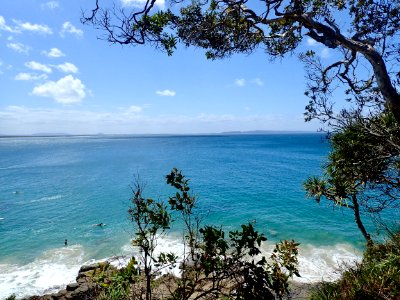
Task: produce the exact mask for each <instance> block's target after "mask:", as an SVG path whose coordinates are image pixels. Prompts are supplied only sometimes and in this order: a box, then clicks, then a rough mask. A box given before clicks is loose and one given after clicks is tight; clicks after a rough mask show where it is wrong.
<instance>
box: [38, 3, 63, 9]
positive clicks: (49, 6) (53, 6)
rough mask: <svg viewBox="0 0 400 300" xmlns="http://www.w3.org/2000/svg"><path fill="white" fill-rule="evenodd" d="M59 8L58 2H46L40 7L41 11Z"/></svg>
mask: <svg viewBox="0 0 400 300" xmlns="http://www.w3.org/2000/svg"><path fill="white" fill-rule="evenodd" d="M59 6H60V4H59V3H58V1H47V2H46V3H43V4H42V5H41V7H42V9H51V10H53V9H56V8H58V7H59Z"/></svg>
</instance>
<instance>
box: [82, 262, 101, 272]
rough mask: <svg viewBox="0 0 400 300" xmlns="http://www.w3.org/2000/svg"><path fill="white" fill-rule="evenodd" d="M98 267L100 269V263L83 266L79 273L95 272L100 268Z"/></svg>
mask: <svg viewBox="0 0 400 300" xmlns="http://www.w3.org/2000/svg"><path fill="white" fill-rule="evenodd" d="M98 267H99V263H96V264H91V265H86V266H82V267H81V268H80V269H79V273H84V272H87V271H90V270H95V269H96V268H98Z"/></svg>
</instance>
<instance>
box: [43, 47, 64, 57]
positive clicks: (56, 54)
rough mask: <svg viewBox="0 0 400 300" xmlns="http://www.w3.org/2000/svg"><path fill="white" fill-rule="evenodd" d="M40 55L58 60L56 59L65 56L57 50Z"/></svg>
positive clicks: (52, 49)
mask: <svg viewBox="0 0 400 300" xmlns="http://www.w3.org/2000/svg"><path fill="white" fill-rule="evenodd" d="M42 53H43V54H44V55H46V56H47V57H51V58H58V57H63V56H65V54H64V53H62V51H61V50H60V49H58V48H51V49H50V50H49V51H43V52H42Z"/></svg>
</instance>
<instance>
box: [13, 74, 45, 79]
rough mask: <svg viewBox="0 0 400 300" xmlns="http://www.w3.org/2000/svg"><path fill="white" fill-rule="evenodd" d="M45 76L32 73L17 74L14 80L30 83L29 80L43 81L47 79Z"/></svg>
mask: <svg viewBox="0 0 400 300" xmlns="http://www.w3.org/2000/svg"><path fill="white" fill-rule="evenodd" d="M47 77H48V76H47V75H46V74H40V75H37V74H32V73H18V74H17V75H16V76H15V78H14V79H15V80H23V81H31V80H43V79H47Z"/></svg>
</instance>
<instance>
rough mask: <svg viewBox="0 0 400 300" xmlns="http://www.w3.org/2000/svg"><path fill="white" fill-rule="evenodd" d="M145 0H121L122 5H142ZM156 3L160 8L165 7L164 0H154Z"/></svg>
mask: <svg viewBox="0 0 400 300" xmlns="http://www.w3.org/2000/svg"><path fill="white" fill-rule="evenodd" d="M146 1H147V0H121V3H122V5H123V6H128V7H129V6H130V7H144V5H145V4H146ZM156 5H157V6H158V7H160V8H163V7H165V0H156Z"/></svg>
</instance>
